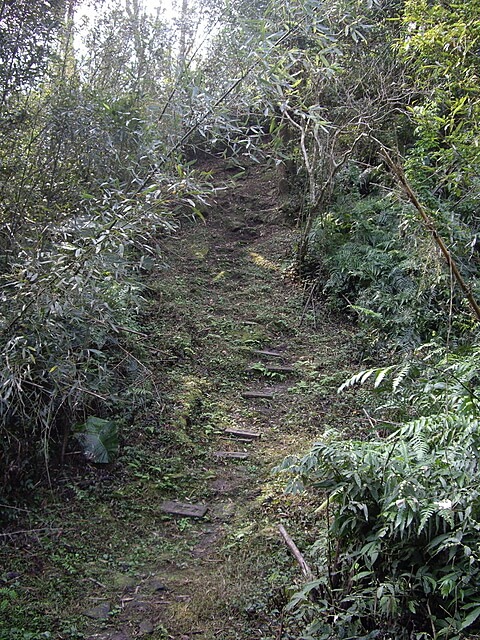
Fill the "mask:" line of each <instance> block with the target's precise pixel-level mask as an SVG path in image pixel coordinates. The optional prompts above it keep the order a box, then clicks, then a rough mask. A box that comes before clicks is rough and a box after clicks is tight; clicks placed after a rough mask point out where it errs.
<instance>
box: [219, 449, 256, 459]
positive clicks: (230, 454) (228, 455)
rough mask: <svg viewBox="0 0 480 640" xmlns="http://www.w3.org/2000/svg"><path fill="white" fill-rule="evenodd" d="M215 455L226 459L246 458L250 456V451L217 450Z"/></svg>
mask: <svg viewBox="0 0 480 640" xmlns="http://www.w3.org/2000/svg"><path fill="white" fill-rule="evenodd" d="M213 455H214V456H216V457H217V458H222V459H225V460H229V459H233V460H246V459H247V458H248V453H246V452H244V451H215V453H214V454H213Z"/></svg>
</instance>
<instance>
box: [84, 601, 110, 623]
mask: <svg viewBox="0 0 480 640" xmlns="http://www.w3.org/2000/svg"><path fill="white" fill-rule="evenodd" d="M110 611H111V606H110V602H102V603H101V604H97V606H96V607H92V609H88V610H87V611H84V612H83V615H84V616H87V618H92V619H93V620H106V619H107V618H108V615H109V613H110Z"/></svg>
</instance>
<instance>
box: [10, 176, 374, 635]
mask: <svg viewBox="0 0 480 640" xmlns="http://www.w3.org/2000/svg"><path fill="white" fill-rule="evenodd" d="M210 168H211V169H212V172H213V179H214V181H215V184H216V185H217V186H223V187H224V188H223V189H222V190H221V191H219V193H218V196H217V203H216V205H215V206H214V207H212V210H211V212H210V214H209V215H208V218H207V220H206V223H205V224H202V223H197V224H192V225H189V226H186V227H185V228H183V229H182V231H181V232H180V233H179V234H178V235H176V236H172V237H170V238H167V239H165V240H164V241H163V248H164V253H163V256H162V264H158V265H156V267H155V269H154V270H153V271H151V272H150V275H149V277H148V281H147V283H146V290H145V293H146V294H148V298H149V299H148V311H147V312H145V315H144V319H143V324H144V328H143V331H144V332H145V333H147V334H148V335H149V339H148V340H147V341H146V342H145V344H144V346H143V349H144V353H145V359H144V360H140V359H138V360H137V362H138V364H137V366H138V375H137V380H138V383H137V387H138V388H137V389H136V390H135V392H136V393H139V392H140V393H142V392H143V393H144V395H145V403H144V404H143V406H142V407H140V409H139V410H138V411H137V412H136V414H135V416H134V418H133V419H131V420H128V421H127V423H126V424H125V426H124V429H123V446H122V452H121V456H120V459H119V460H118V462H117V463H116V464H115V465H114V466H113V467H112V468H111V469H108V470H106V471H105V470H103V471H102V470H98V469H94V468H91V469H90V470H89V471H87V473H86V474H85V473H84V474H83V476H82V478H81V479H80V480H78V479H74V478H72V477H71V476H68V475H65V478H64V482H63V486H62V487H61V488H60V489H59V490H58V491H56V492H55V494H54V495H53V496H52V495H48V496H45V502H44V504H42V503H39V504H38V505H37V507H36V508H33V509H30V510H29V512H28V514H26V515H25V514H23V513H19V525H20V523H21V528H20V531H22V529H23V528H25V533H18V532H16V533H15V535H13V536H8V537H7V538H5V541H6V542H7V544H6V545H5V546H4V548H3V553H2V556H1V560H2V563H3V566H2V569H1V575H2V578H3V583H2V584H1V585H0V587H1V588H0V610H5V611H6V610H8V614H7V615H6V617H5V620H6V622H5V625H7V626H8V627H9V628H11V627H12V626H14V625H17V626H18V627H19V632H18V635H15V634H13V635H12V633H11V632H10V634H9V635H8V636H2V635H1V625H0V637H9V638H22V640H25V639H26V638H27V637H28V638H36V637H42V638H44V637H62V638H75V637H77V638H78V637H89V638H92V639H93V638H98V639H99V640H107V639H110V640H126V639H128V638H135V637H140V636H150V637H152V638H157V639H161V638H164V639H166V638H173V639H175V640H180V639H182V640H186V639H190V638H192V639H193V638H198V639H199V640H213V639H215V638H220V639H223V640H234V639H237V640H247V639H248V640H253V639H255V638H258V639H264V640H268V639H272V640H273V639H280V640H281V638H284V639H286V638H289V637H291V638H292V637H295V635H294V630H293V629H292V630H291V634H293V635H289V631H288V629H289V624H290V623H287V622H285V621H283V615H282V609H283V607H284V605H285V603H286V602H287V600H288V598H287V595H286V588H287V586H288V585H291V584H292V583H293V582H295V580H297V579H299V577H300V572H299V568H298V567H297V566H296V565H295V562H294V561H293V560H292V559H291V557H290V556H289V554H288V551H287V549H286V547H285V546H284V544H283V543H282V541H281V538H280V536H279V534H278V524H279V523H283V524H284V525H285V526H286V527H287V529H288V530H289V532H290V533H291V535H292V536H293V537H294V539H295V540H296V542H297V544H298V545H299V546H300V548H302V549H306V548H307V547H308V544H309V543H310V542H312V541H313V540H314V538H315V534H316V531H318V529H319V528H321V527H322V523H321V522H320V521H317V519H316V516H315V515H314V514H313V510H314V509H313V505H312V498H308V499H307V498H306V497H305V496H300V497H299V496H285V495H284V494H283V485H284V480H283V479H282V478H278V477H273V476H272V474H271V469H272V467H274V466H275V465H276V464H277V463H279V462H280V461H281V460H282V459H283V458H284V456H285V455H288V454H290V453H295V452H299V451H305V450H306V449H307V448H308V446H309V444H311V443H312V442H313V441H314V440H315V439H316V438H318V437H319V436H320V435H321V433H322V432H323V430H324V429H325V428H326V427H328V426H336V427H338V428H343V429H346V430H347V431H348V432H350V433H351V432H353V431H357V430H358V429H361V428H362V426H363V425H362V417H361V415H360V412H358V413H356V411H355V409H354V408H352V407H351V406H349V407H348V406H346V404H345V403H346V400H345V399H344V398H343V397H341V396H338V395H337V393H336V389H337V388H338V386H339V384H340V383H341V382H342V381H343V380H344V379H345V378H346V377H347V376H348V374H349V373H350V372H351V370H352V367H353V369H354V370H355V368H356V367H355V364H352V362H351V357H352V344H351V333H350V330H349V328H348V327H346V326H343V325H342V324H341V323H339V322H338V321H336V320H334V319H333V320H332V319H331V318H329V317H328V315H327V314H326V313H324V311H323V310H322V308H320V306H319V305H317V307H316V308H314V307H313V306H311V305H310V302H308V308H306V306H305V304H306V302H307V301H308V298H309V296H308V293H309V292H308V289H307V288H305V287H304V285H301V284H299V283H297V282H295V281H294V280H293V279H292V277H291V275H290V274H291V270H290V269H289V263H290V262H291V260H292V247H293V246H294V244H295V240H296V233H297V232H296V231H295V229H292V228H291V227H289V226H287V225H285V224H284V223H283V221H282V216H281V213H280V211H279V208H278V202H277V201H278V197H277V187H276V183H275V180H274V179H273V177H272V176H271V175H270V174H269V173H268V171H266V170H263V169H261V168H259V167H255V166H253V167H252V166H251V167H248V168H247V169H246V170H245V171H244V172H243V175H241V176H239V177H237V178H236V179H235V181H233V180H232V177H231V176H232V174H231V173H230V172H229V171H228V170H227V169H225V168H222V167H221V166H220V165H217V164H213V165H212V166H211V167H210ZM236 171H237V170H236ZM257 350H269V351H274V352H276V355H271V356H268V355H267V356H265V355H261V354H257V353H255V351H257ZM269 364H274V365H277V366H278V365H279V364H289V365H290V364H291V365H293V369H294V371H293V372H291V373H290V372H289V373H287V374H282V373H277V372H275V371H273V372H272V371H269V370H268V365H269ZM249 390H250V391H251V390H256V391H258V390H268V391H270V392H272V393H273V398H272V399H251V398H248V399H247V398H244V397H243V396H242V394H243V393H244V392H245V391H249ZM349 402H350V403H351V398H350V399H349ZM225 429H238V430H246V431H253V432H256V433H259V434H261V438H260V439H258V440H254V441H252V442H247V441H238V440H232V439H229V438H226V437H225V434H224V430H225ZM218 451H221V452H229V451H230V452H231V451H237V452H244V453H247V454H248V457H247V458H246V459H245V460H234V459H228V458H223V457H218V456H217V455H215V452H218ZM319 499H320V498H319ZM164 500H180V501H182V502H184V503H192V504H196V503H201V504H205V505H207V506H208V511H207V514H206V516H205V517H203V518H201V519H192V518H182V517H175V516H171V515H168V514H166V513H164V512H163V511H162V509H161V505H162V503H163V501H164ZM20 516H21V517H20ZM25 523H27V524H25ZM27 525H28V526H27ZM12 549H14V550H15V555H12ZM2 585H3V586H2ZM12 594H14V595H12ZM2 603H4V604H2ZM20 625H21V627H20ZM20 629H22V630H20ZM25 630H27V631H29V632H30V631H31V633H32V635H30V636H28V634H26V631H25ZM42 633H43V635H42ZM45 633H46V634H47V635H45ZM48 634H50V636H48Z"/></svg>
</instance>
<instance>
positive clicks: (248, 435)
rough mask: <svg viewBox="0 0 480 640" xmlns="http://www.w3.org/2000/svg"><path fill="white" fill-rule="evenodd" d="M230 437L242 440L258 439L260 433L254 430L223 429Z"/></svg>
mask: <svg viewBox="0 0 480 640" xmlns="http://www.w3.org/2000/svg"><path fill="white" fill-rule="evenodd" d="M223 433H224V434H225V435H226V436H228V437H230V438H240V439H242V440H258V439H259V438H261V436H262V434H261V433H257V432H254V431H242V430H240V429H225V431H224V432H223Z"/></svg>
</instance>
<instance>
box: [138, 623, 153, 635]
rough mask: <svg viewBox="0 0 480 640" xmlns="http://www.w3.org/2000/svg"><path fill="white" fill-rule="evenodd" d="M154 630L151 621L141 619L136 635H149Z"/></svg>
mask: <svg viewBox="0 0 480 640" xmlns="http://www.w3.org/2000/svg"><path fill="white" fill-rule="evenodd" d="M154 631H155V627H154V626H153V622H151V621H150V620H142V622H141V623H140V626H139V627H138V635H140V636H149V635H150V634H152V633H153V632H154Z"/></svg>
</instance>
